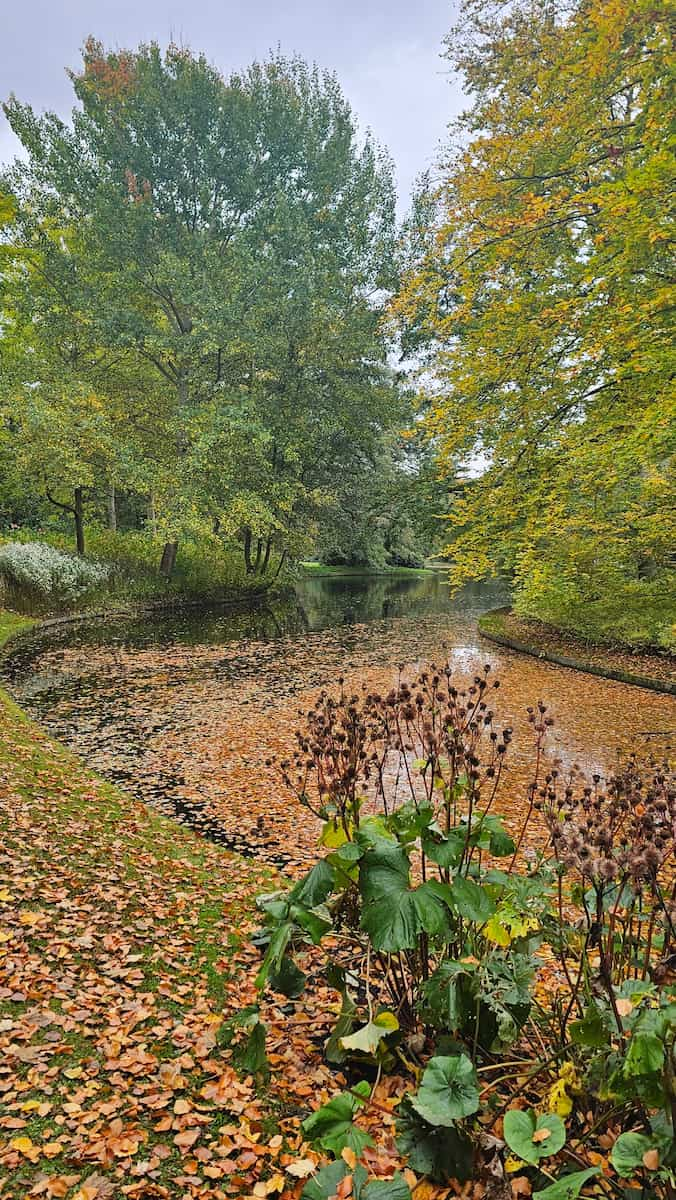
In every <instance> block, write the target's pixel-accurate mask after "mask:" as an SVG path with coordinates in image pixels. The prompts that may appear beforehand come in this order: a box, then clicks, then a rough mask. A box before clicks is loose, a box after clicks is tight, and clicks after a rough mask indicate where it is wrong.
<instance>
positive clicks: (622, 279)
mask: <svg viewBox="0 0 676 1200" xmlns="http://www.w3.org/2000/svg"><path fill="white" fill-rule="evenodd" d="M670 49H671V30H670V23H669V11H668V6H667V5H666V3H662V2H661V0H657V2H656V3H655V2H653V0H575V2H574V3H564V2H560V3H559V2H558V0H548V2H547V3H546V4H544V5H543V4H541V3H539V2H538V0H514V2H511V3H509V4H507V5H505V4H503V3H501V2H500V3H498V2H496V0H467V3H465V5H464V6H463V12H462V20H461V24H460V26H459V28H458V29H456V30H455V31H454V32H453V33H452V34H451V35H450V37H449V39H448V45H447V51H448V56H449V58H450V60H451V62H452V63H453V65H454V66H455V67H456V69H458V70H459V71H461V72H462V74H463V76H464V80H465V87H466V90H467V92H468V93H469V95H470V96H471V107H470V108H469V110H468V111H467V112H466V113H465V115H464V116H463V117H462V118H461V120H460V122H459V125H458V127H457V129H456V131H455V132H456V139H455V142H454V144H452V145H451V147H450V148H449V151H448V153H447V155H446V156H445V157H444V159H443V161H442V163H441V170H442V176H443V179H442V183H441V186H440V187H439V188H438V190H437V191H436V193H435V195H434V196H433V197H432V199H433V201H434V203H435V207H436V217H435V221H434V223H433V227H432V229H431V230H430V232H429V234H428V236H427V237H420V238H419V239H418V243H417V247H416V250H417V254H416V261H415V265H414V267H413V269H412V270H411V271H410V272H409V274H408V277H407V279H406V282H405V285H404V287H403V289H402V292H401V294H400V296H399V298H398V301H397V305H396V311H397V315H398V317H399V318H400V320H401V321H402V322H403V325H404V327H405V329H406V331H407V335H408V336H409V337H412V338H413V337H415V338H417V339H418V341H419V342H420V341H422V342H424V343H425V344H426V345H427V346H428V348H429V349H430V351H431V362H432V367H433V382H432V384H431V386H429V387H428V388H427V392H428V403H429V418H428V428H429V431H430V434H431V436H432V437H433V439H435V441H436V444H437V445H438V447H439V454H440V460H441V465H442V468H443V470H445V472H446V473H447V474H448V475H449V476H455V477H458V476H459V477H460V478H461V479H463V478H464V480H465V486H464V487H463V488H462V490H461V492H460V493H459V494H458V498H457V501H456V503H455V504H454V507H453V510H452V512H451V513H450V514H449V519H450V521H451V523H452V529H453V544H452V547H451V549H450V552H451V553H452V556H453V560H454V575H455V579H456V581H457V582H461V581H462V580H463V579H465V578H468V577H480V576H482V575H485V574H487V573H492V572H495V571H498V570H500V569H504V568H508V569H510V570H512V571H513V572H514V573H515V577H516V583H517V593H518V595H519V596H520V599H521V602H522V605H523V606H525V607H526V608H528V609H529V610H530V611H536V610H537V609H538V607H540V608H541V609H543V608H544V609H546V608H547V605H548V602H549V599H553V597H554V596H555V595H556V593H557V591H559V592H562V593H566V595H567V599H568V600H570V602H571V603H575V602H579V601H581V600H585V601H593V600H594V599H598V598H599V597H600V596H603V595H606V596H607V595H609V594H610V593H612V591H613V589H615V588H616V587H617V586H618V585H622V584H623V581H624V583H626V582H627V581H628V580H629V581H631V580H638V579H640V578H645V577H647V576H650V575H652V576H655V577H656V578H661V577H662V576H663V573H664V572H665V570H666V567H667V563H668V556H669V552H670V551H669V547H670V546H673V541H674V524H673V522H674V513H675V512H676V505H675V504H674V503H673V492H672V490H671V489H672V482H670V476H669V465H670V460H671V459H672V456H673V451H674V415H675V414H674V401H673V392H671V391H670V387H671V384H670V380H671V378H672V376H673V355H672V351H671V336H672V335H671V329H670V317H669V309H670V302H671V298H672V288H673V272H672V263H671V262H670V256H669V244H670V239H671V238H673V208H671V207H670V204H669V199H668V197H669V195H670V194H672V193H670V187H669V181H670V178H671V175H672V172H673V162H672V159H671V154H670V151H669V148H668V144H667V130H668V128H669V122H670V115H671V108H672V92H671V87H670ZM428 200H429V197H428ZM427 367H428V368H429V364H427ZM670 497H671V499H670Z"/></svg>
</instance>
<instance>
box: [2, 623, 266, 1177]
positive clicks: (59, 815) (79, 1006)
mask: <svg viewBox="0 0 676 1200" xmlns="http://www.w3.org/2000/svg"><path fill="white" fill-rule="evenodd" d="M27 624H30V622H28V621H26V619H24V618H20V617H15V616H14V615H13V614H7V613H3V614H1V615H0V639H1V640H2V641H4V640H6V638H7V637H8V636H9V635H10V634H11V633H12V632H15V631H17V630H19V629H21V628H25V627H26V625H27ZM0 747H1V749H0V797H2V802H1V804H0V845H1V847H2V849H1V851H0V880H1V886H0V1064H1V1065H0V1113H1V1115H0V1195H2V1197H3V1200H23V1198H24V1197H26V1196H28V1195H32V1194H34V1189H38V1190H37V1191H36V1192H35V1194H41V1195H46V1196H59V1197H68V1198H71V1197H76V1196H77V1197H78V1200H82V1197H87V1198H89V1197H94V1196H96V1197H99V1196H100V1197H104V1196H106V1197H113V1196H115V1197H118V1196H119V1197H121V1196H123V1195H124V1196H126V1195H131V1196H139V1197H140V1196H151V1195H152V1196H170V1197H172V1198H173V1197H179V1196H181V1197H183V1196H193V1195H195V1196H197V1195H205V1194H208V1195H209V1196H214V1197H216V1196H242V1195H248V1194H250V1193H251V1192H252V1189H253V1186H254V1184H255V1181H256V1180H257V1179H258V1178H260V1177H261V1176H262V1175H265V1174H269V1173H270V1171H271V1170H272V1169H273V1168H274V1163H273V1160H274V1158H275V1155H276V1154H278V1153H279V1152H280V1150H279V1144H276V1146H274V1147H273V1148H270V1146H269V1145H268V1138H266V1137H265V1136H264V1135H265V1133H266V1132H267V1133H268V1134H269V1133H270V1118H269V1116H266V1115H265V1114H264V1112H263V1108H262V1105H261V1102H260V1100H259V1098H258V1096H257V1094H256V1088H255V1085H254V1082H253V1080H252V1079H251V1078H248V1079H245V1080H244V1081H242V1080H241V1079H240V1078H239V1077H238V1076H237V1075H236V1074H235V1072H234V1070H233V1068H232V1065H231V1063H230V1062H229V1061H228V1054H227V1053H225V1054H224V1053H223V1052H222V1051H221V1050H220V1049H219V1047H218V1044H217V1041H218V1031H219V1028H220V1027H221V1025H222V1021H223V1014H224V1013H227V1012H228V1011H229V1010H230V1009H235V1008H237V1007H238V1006H239V1004H240V1003H241V1002H242V1001H243V999H244V1000H245V999H246V997H245V996H244V995H243V990H242V989H241V988H240V983H239V982H238V979H237V971H238V968H237V966H236V965H235V961H234V957H233V956H234V954H235V952H236V951H237V948H238V946H239V944H240V940H241V938H242V937H243V936H245V933H246V930H247V927H248V924H249V919H250V911H251V897H252V896H253V895H254V894H255V892H256V891H257V890H259V889H260V888H261V887H262V886H264V885H265V882H266V880H265V873H264V872H263V870H262V869H260V868H258V867H256V866H254V865H252V864H251V863H250V862H248V861H246V860H243V859H240V858H237V857H236V856H234V855H231V854H228V853H225V852H223V851H222V850H219V849H217V848H215V847H213V846H211V845H209V844H208V843H205V842H204V841H201V840H200V839H198V838H197V837H196V836H194V835H193V834H192V833H190V832H189V831H187V830H184V829H182V828H181V827H180V826H177V825H176V824H174V823H173V822H170V821H168V820H165V819H163V818H161V817H159V816H156V815H154V814H153V813H152V812H150V811H149V810H147V809H145V808H144V807H143V806H141V805H140V804H138V803H136V802H135V801H134V799H133V798H131V797H130V796H126V795H123V794H122V793H120V792H118V791H116V790H115V789H114V788H112V787H110V786H108V785H106V784H104V783H103V782H101V781H100V780H99V779H97V778H96V777H95V776H94V775H93V774H92V773H91V772H90V771H89V770H88V769H87V768H86V767H85V766H84V765H83V764H82V763H81V762H80V761H79V760H77V759H76V758H75V757H74V756H73V755H72V754H70V753H69V752H68V751H67V750H65V749H64V748H63V747H61V746H59V745H58V744H55V743H54V742H53V741H52V740H51V739H50V738H49V737H48V736H47V735H46V734H45V733H44V732H43V731H42V730H40V729H39V728H37V727H36V726H35V725H34V724H32V723H31V722H30V721H29V720H27V719H26V717H25V716H24V715H23V714H22V713H21V712H20V711H19V709H18V708H17V707H16V705H15V704H13V702H12V701H11V699H10V698H9V697H8V696H7V695H6V694H5V693H3V692H0ZM244 991H245V989H244ZM243 1114H244V1115H243ZM127 1188H129V1189H130V1190H129V1191H127ZM155 1188H156V1189H158V1190H153V1189H155ZM207 1188H208V1189H213V1190H209V1191H208V1192H207V1191H206V1189H207ZM88 1189H89V1190H88ZM161 1189H167V1190H166V1191H164V1190H161ZM219 1189H220V1190H219Z"/></svg>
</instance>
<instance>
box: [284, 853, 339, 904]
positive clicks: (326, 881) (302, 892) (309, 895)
mask: <svg viewBox="0 0 676 1200" xmlns="http://www.w3.org/2000/svg"><path fill="white" fill-rule="evenodd" d="M334 885H335V873H334V870H333V867H332V866H331V864H330V862H328V860H327V859H326V858H320V859H319V862H316V863H315V865H314V867H313V868H312V870H311V871H310V872H309V873H308V874H307V875H306V876H305V878H304V879H300V880H299V881H298V883H297V884H296V885H295V887H293V888H292V889H291V891H290V893H289V900H291V901H295V902H296V903H297V904H304V905H305V906H306V908H314V907H315V906H316V905H317V904H323V903H324V901H325V900H326V899H327V898H328V896H330V895H331V892H332V891H333V888H334Z"/></svg>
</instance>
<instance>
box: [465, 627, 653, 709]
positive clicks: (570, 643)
mask: <svg viewBox="0 0 676 1200" xmlns="http://www.w3.org/2000/svg"><path fill="white" fill-rule="evenodd" d="M479 630H480V632H481V633H482V634H484V636H485V637H487V638H489V639H490V640H491V641H493V642H497V643H498V645H501V646H507V647H509V648H511V649H512V650H518V651H519V652H520V653H523V654H530V655H533V656H534V657H536V658H543V659H546V660H547V661H548V662H553V663H557V664H558V665H559V666H564V667H573V668H574V669H576V670H579V671H586V672H588V673H589V674H592V675H601V676H603V677H604V678H606V679H617V680H619V681H620V682H621V683H631V684H635V685H637V686H638V687H647V688H650V689H651V690H653V691H658V692H670V693H676V682H675V675H676V673H675V671H674V666H675V663H676V660H675V659H674V656H673V655H672V654H669V653H667V652H664V653H649V652H647V651H642V652H639V651H634V650H632V649H631V648H630V647H625V648H622V647H620V646H614V647H611V646H608V645H596V644H594V643H593V642H589V641H586V640H583V639H582V638H579V637H576V636H575V635H574V634H571V633H568V632H566V631H563V630H560V629H555V628H554V627H553V626H551V625H547V624H545V623H544V622H543V621H535V620H532V619H530V618H527V617H520V616H518V615H517V614H516V613H514V612H512V611H511V610H510V609H506V608H503V609H496V610H495V611H493V612H489V613H485V614H484V615H483V616H482V617H480V618H479Z"/></svg>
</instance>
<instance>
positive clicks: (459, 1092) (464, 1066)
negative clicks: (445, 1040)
mask: <svg viewBox="0 0 676 1200" xmlns="http://www.w3.org/2000/svg"><path fill="white" fill-rule="evenodd" d="M411 1104H412V1105H413V1107H414V1109H415V1110H416V1112H418V1113H420V1116H421V1117H423V1118H424V1120H425V1121H427V1122H428V1123H429V1124H430V1125H444V1126H447V1127H448V1126H451V1125H454V1124H455V1122H456V1121H459V1120H461V1119H462V1117H468V1116H469V1115H470V1114H471V1113H474V1112H476V1110H477V1109H478V1107H479V1086H478V1082H477V1076H476V1071H475V1070H474V1066H473V1065H472V1062H471V1060H470V1059H469V1058H468V1057H467V1055H466V1054H454V1055H450V1056H440V1057H438V1058H431V1059H430V1061H429V1063H428V1064H427V1067H426V1069H425V1072H424V1074H423V1077H422V1081H421V1084H420V1087H419V1089H418V1092H417V1093H416V1095H415V1096H413V1097H412V1098H411Z"/></svg>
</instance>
